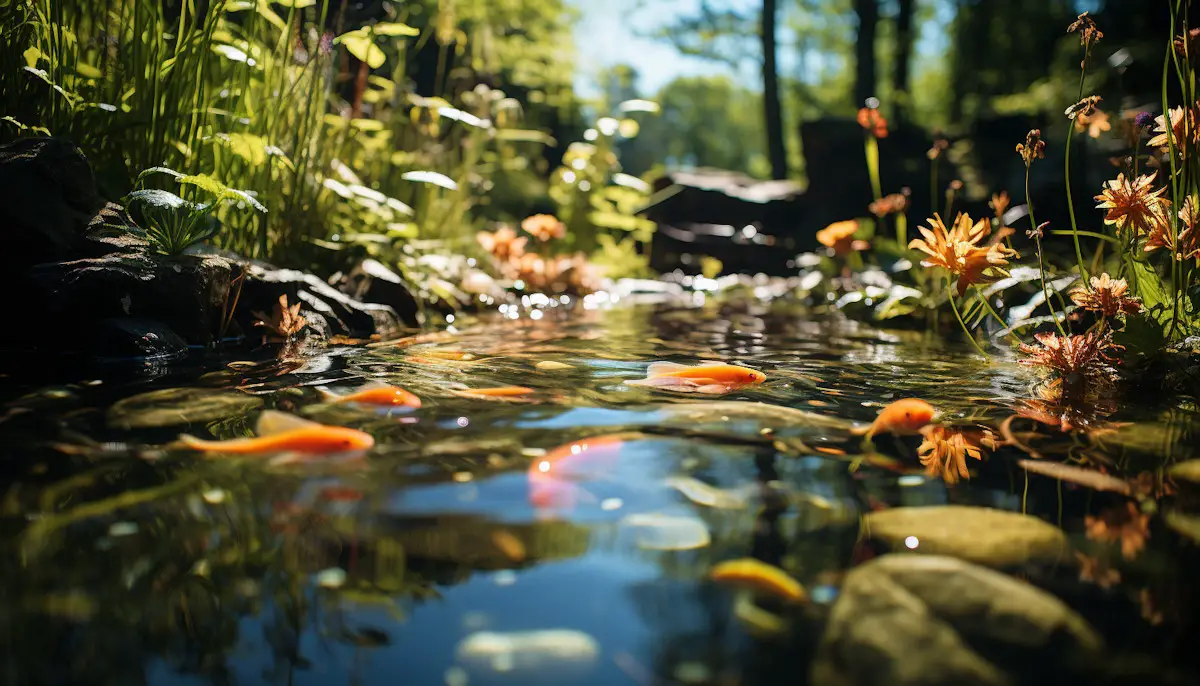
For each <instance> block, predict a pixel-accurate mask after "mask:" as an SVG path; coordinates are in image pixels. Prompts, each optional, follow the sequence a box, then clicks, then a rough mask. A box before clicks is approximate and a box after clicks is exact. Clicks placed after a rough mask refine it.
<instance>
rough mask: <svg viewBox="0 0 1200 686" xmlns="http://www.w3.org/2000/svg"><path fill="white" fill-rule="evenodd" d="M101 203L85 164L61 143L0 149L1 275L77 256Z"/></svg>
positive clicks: (38, 141) (27, 141) (41, 141)
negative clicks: (2, 270)
mask: <svg viewBox="0 0 1200 686" xmlns="http://www.w3.org/2000/svg"><path fill="white" fill-rule="evenodd" d="M103 206H104V201H103V200H102V199H101V198H100V196H99V195H98V194H97V193H96V182H95V179H94V177H93V176H92V168H91V166H90V165H88V161H87V158H85V157H84V156H83V153H82V152H81V151H80V150H79V148H77V147H75V145H74V144H72V143H70V142H68V141H66V140H63V139H61V138H22V139H19V140H16V141H13V142H12V143H8V144H6V145H3V146H0V228H2V230H3V232H4V233H3V234H2V235H0V239H2V240H3V244H4V249H3V250H0V268H3V269H4V270H5V272H6V275H7V274H13V273H20V272H21V271H23V269H24V268H26V267H28V266H30V265H33V264H38V263H40V262H48V261H51V260H63V259H71V258H74V257H78V256H79V251H80V249H81V245H82V242H83V234H84V231H85V230H86V229H87V227H88V223H89V222H90V221H91V219H92V217H94V216H95V215H96V212H97V211H98V210H99V209H100V208H101V207H103Z"/></svg>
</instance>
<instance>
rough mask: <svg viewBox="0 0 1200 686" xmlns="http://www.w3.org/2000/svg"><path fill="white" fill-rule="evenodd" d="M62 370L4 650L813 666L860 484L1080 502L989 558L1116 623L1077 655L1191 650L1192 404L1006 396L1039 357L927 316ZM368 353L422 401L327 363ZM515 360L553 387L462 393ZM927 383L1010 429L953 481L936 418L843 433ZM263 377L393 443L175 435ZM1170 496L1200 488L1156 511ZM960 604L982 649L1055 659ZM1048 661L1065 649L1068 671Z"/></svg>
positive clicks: (717, 321) (778, 672) (727, 668)
mask: <svg viewBox="0 0 1200 686" xmlns="http://www.w3.org/2000/svg"><path fill="white" fill-rule="evenodd" d="M702 359H724V360H730V361H735V362H737V363H741V364H746V365H749V366H752V367H755V368H756V369H760V370H762V371H763V372H765V373H766V376H767V381H766V382H765V383H764V384H762V385H760V386H755V387H749V388H743V389H740V390H736V391H734V392H733V393H731V394H729V395H725V396H723V397H720V398H713V397H707V396H706V397H698V396H697V395H696V394H671V393H668V392H664V391H659V390H653V389H648V388H640V387H633V386H627V385H624V384H623V383H622V382H623V381H624V380H627V379H634V378H638V377H641V376H644V375H645V369H646V365H647V363H648V362H650V361H659V360H667V361H675V362H682V363H691V362H695V361H698V360H702ZM546 363H550V364H546ZM8 364H9V366H13V365H15V363H14V362H13V361H9V363H8ZM189 364H191V363H189ZM48 374H49V372H48ZM66 377H69V372H66V371H64V370H59V371H58V373H57V376H56V377H55V379H56V383H57V384H58V385H55V386H41V387H39V386H35V385H24V381H21V382H20V383H18V380H19V379H23V378H25V377H24V376H19V375H16V374H13V375H9V377H8V380H9V382H11V383H9V384H8V386H7V388H4V389H0V392H2V393H3V402H4V407H3V411H2V412H0V454H2V460H3V466H0V474H2V475H3V476H2V478H3V492H2V493H0V530H2V531H3V539H2V541H3V556H2V557H0V575H2V576H0V578H2V580H0V608H2V609H0V654H2V655H3V660H2V663H3V666H2V667H0V673H2V674H3V681H4V683H13V684H17V683H20V684H68V683H69V684H93V683H94V684H117V683H150V684H193V683H214V684H226V683H228V684H234V683H237V684H247V683H278V684H296V685H301V684H322V685H324V684H384V683H396V682H397V681H401V682H404V683H423V684H435V683H446V684H460V685H465V684H468V683H469V684H539V683H546V684H550V683H555V684H561V683H587V684H618V683H630V684H638V685H647V684H784V683H786V684H794V683H806V682H808V680H809V668H810V665H811V663H812V662H813V661H814V660H815V659H817V658H816V656H817V654H818V652H819V649H818V643H819V641H820V639H821V636H822V633H823V631H825V627H826V626H827V625H829V624H830V623H832V622H835V621H836V614H837V612H836V607H835V603H836V602H838V600H839V595H840V590H839V589H841V588H842V583H843V581H844V579H845V578H846V573H847V571H848V570H849V569H850V568H852V567H854V566H855V565H858V564H861V563H864V562H866V561H867V560H870V559H872V558H874V557H877V556H879V555H882V554H884V553H886V552H888V551H889V550H892V551H894V550H897V549H899V550H903V546H897V545H896V544H895V543H896V542H895V541H888V540H886V537H883V539H884V540H881V539H880V537H876V536H863V535H860V519H861V518H862V516H863V515H867V516H868V517H870V516H873V515H872V514H870V513H877V512H884V511H895V510H896V509H897V507H898V506H910V507H918V506H923V505H944V504H954V505H966V506H987V507H992V508H999V509H1002V510H1010V511H1016V512H1020V511H1022V510H1024V511H1025V512H1028V513H1029V514H1031V515H1034V516H1036V517H1038V518H1040V519H1042V520H1045V521H1047V522H1050V523H1051V524H1053V525H1055V526H1056V527H1058V528H1060V529H1061V531H1063V532H1065V534H1066V537H1067V539H1068V540H1069V545H1070V548H1071V554H1070V555H1068V556H1063V557H1060V558H1058V559H1056V560H1055V561H1054V562H1053V563H1052V564H1038V563H1035V562H1034V561H1032V560H1028V561H1025V560H1022V561H1020V563H1019V564H1017V565H1015V566H1014V565H1010V564H1004V565H1001V564H997V565H995V566H997V567H1004V568H1006V571H1009V572H1012V573H1014V574H1015V575H1016V576H1017V577H1018V578H1021V579H1023V580H1026V581H1028V582H1030V583H1032V584H1034V585H1035V586H1038V587H1040V588H1044V589H1047V590H1049V591H1050V592H1051V593H1052V594H1053V595H1054V596H1056V597H1058V598H1059V599H1061V600H1062V601H1064V602H1065V603H1066V605H1067V606H1069V607H1070V608H1071V609H1073V610H1074V611H1075V612H1077V613H1079V615H1081V616H1082V617H1083V618H1084V619H1085V620H1086V621H1087V623H1089V624H1090V625H1091V626H1092V627H1094V628H1095V630H1096V631H1097V632H1099V634H1100V636H1102V638H1103V640H1104V641H1105V642H1106V643H1107V645H1108V650H1109V653H1108V657H1109V658H1111V660H1108V661H1104V662H1103V666H1102V667H1098V668H1096V669H1094V670H1093V671H1091V672H1087V677H1086V678H1085V679H1084V681H1087V680H1089V679H1095V678H1097V677H1098V676H1100V677H1104V678H1105V679H1107V678H1108V677H1110V676H1111V677H1112V681H1111V682H1112V683H1118V682H1119V683H1157V682H1170V681H1171V680H1175V681H1178V682H1180V683H1186V682H1187V680H1188V679H1187V677H1188V676H1191V675H1194V674H1195V673H1196V670H1197V667H1198V665H1197V657H1196V654H1195V651H1194V650H1193V649H1192V648H1191V646H1192V645H1194V642H1195V638H1196V626H1195V621H1196V618H1197V617H1200V611H1198V610H1200V608H1198V607H1197V602H1196V599H1195V593H1194V589H1195V579H1196V571H1197V570H1198V569H1200V567H1198V564H1197V563H1198V560H1197V555H1196V552H1195V548H1194V547H1193V544H1192V541H1191V540H1189V538H1188V536H1189V535H1190V536H1192V537H1195V536H1196V529H1200V526H1197V525H1196V524H1194V523H1193V522H1195V521H1200V520H1196V519H1191V518H1189V517H1191V516H1190V515H1186V511H1187V508H1186V505H1187V503H1186V499H1185V497H1184V496H1185V495H1186V493H1183V492H1182V491H1186V487H1185V486H1181V485H1177V484H1174V482H1173V481H1172V480H1171V479H1169V478H1164V474H1165V471H1164V470H1165V468H1166V467H1168V466H1170V465H1171V464H1173V463H1182V462H1184V461H1186V460H1189V459H1194V458H1195V457H1197V455H1196V451H1197V449H1196V448H1195V446H1196V445H1197V441H1196V438H1197V437H1198V435H1200V419H1198V418H1197V415H1196V414H1195V412H1194V411H1192V410H1190V409H1189V406H1187V405H1186V404H1180V405H1179V406H1178V407H1149V406H1147V405H1145V404H1142V403H1130V405H1129V407H1127V408H1126V409H1125V410H1123V411H1122V412H1121V413H1119V414H1118V415H1117V416H1115V417H1113V420H1115V421H1116V422H1118V423H1114V424H1112V425H1111V426H1107V427H1106V428H1104V429H1103V430H1100V431H1095V432H1092V434H1082V435H1070V434H1063V433H1061V432H1055V431H1052V430H1048V429H1047V428H1046V427H1044V426H1039V425H1037V424H1036V422H1033V421H1032V420H1027V419H1023V418H1018V419H1017V420H1015V421H1014V420H1011V419H1010V420H1009V422H1008V423H1007V424H1005V420H1006V419H1009V418H1010V417H1012V415H1013V414H1014V410H1013V408H1014V407H1016V406H1018V404H1019V402H1020V401H1021V399H1023V398H1025V397H1027V396H1028V395H1029V386H1030V381H1031V380H1030V378H1029V377H1028V376H1027V375H1026V374H1025V373H1024V372H1023V371H1020V370H1019V369H1018V368H1017V366H1016V365H1015V364H1014V363H1013V362H1012V361H1011V360H1007V359H1004V358H1000V359H999V360H997V361H994V362H993V363H992V364H990V365H985V364H983V363H982V362H979V361H975V360H973V359H972V358H971V357H970V356H968V355H965V354H964V351H963V350H961V349H957V348H953V347H947V346H946V345H944V344H941V343H937V342H934V341H931V340H930V339H928V338H925V337H923V336H922V335H920V334H914V333H911V332H904V333H898V332H886V331H877V330H873V329H870V328H868V327H865V326H863V325H860V324H854V323H851V322H845V321H839V320H827V321H822V320H811V319H800V318H797V317H795V316H793V315H792V314H790V313H789V312H787V311H786V310H781V309H779V308H771V307H767V306H740V307H731V306H724V305H722V306H714V305H710V306H708V307H706V308H687V309H678V308H670V307H666V306H659V307H647V306H640V307H622V308H614V309H611V310H600V311H586V312H579V313H576V314H575V315H574V316H571V317H563V318H556V317H554V316H547V317H546V318H544V319H542V320H540V321H530V320H520V321H509V320H497V321H492V322H486V323H484V324H481V325H478V326H473V327H469V328H467V329H465V330H463V331H461V332H457V333H453V334H448V333H443V334H439V335H432V336H426V337H417V338H416V339H408V340H406V341H403V342H402V343H400V344H396V345H379V346H368V347H338V348H332V349H328V350H320V351H312V352H310V353H309V354H305V355H300V356H297V357H294V358H292V359H288V360H284V361H279V360H274V359H270V360H268V359H262V358H260V359H256V360H213V359H204V360H200V361H196V362H195V364H194V365H193V366H187V367H180V366H176V367H173V368H171V369H169V370H165V371H161V373H157V372H156V373H155V374H149V375H139V376H133V377H130V376H127V375H126V376H124V377H123V378H113V379H109V378H103V376H101V377H100V378H92V379H90V380H89V379H87V378H86V377H84V376H82V375H81V376H79V377H77V378H74V379H69V378H66ZM367 381H382V382H387V383H390V384H394V385H398V386H402V387H404V388H406V389H408V390H410V391H412V392H413V393H415V394H416V395H418V396H419V397H420V398H421V399H422V407H421V408H420V409H419V410H416V411H413V412H399V411H390V412H384V411H379V410H375V409H370V408H364V407H361V406H353V405H344V404H341V405H339V404H335V403H331V402H329V400H328V398H326V397H325V395H324V394H323V393H322V392H321V391H320V390H319V387H320V388H326V389H331V390H333V391H334V392H346V391H349V390H352V389H354V388H356V387H358V386H361V385H362V384H363V383H365V382H367ZM513 385H520V386H525V387H529V388H531V389H533V393H532V394H531V395H529V396H522V397H519V398H515V400H518V401H519V402H503V401H496V400H494V399H491V400H487V399H477V398H470V397H462V396H460V395H455V394H454V393H452V391H456V390H458V391H461V390H467V389H479V388H491V387H503V386H513ZM908 396H914V397H920V398H924V399H926V400H929V401H930V402H932V403H933V404H934V405H936V406H937V407H938V409H939V411H940V413H941V417H943V421H946V422H948V423H951V424H954V425H961V426H986V427H990V428H991V429H994V430H997V431H999V430H1000V427H1002V426H1006V427H1007V430H1008V435H1010V437H1011V438H1013V439H1015V440H1016V443H1013V444H1010V445H1009V446H1007V447H1003V448H1000V449H998V450H996V451H995V452H994V453H992V454H990V455H988V456H987V457H986V459H983V460H980V461H978V462H975V461H972V464H971V465H970V467H971V471H972V478H971V479H970V480H964V481H963V482H962V483H957V484H947V483H945V482H943V480H942V479H941V478H939V476H938V475H936V474H934V475H928V474H925V473H923V471H922V469H921V465H920V464H919V463H918V462H917V443H919V442H920V441H921V439H920V437H901V438H893V437H890V436H880V437H877V438H876V440H875V446H876V447H877V448H878V451H879V453H878V456H877V457H876V458H875V459H868V460H856V459H855V458H856V457H857V454H858V452H859V443H860V440H861V439H859V438H858V437H857V436H854V435H852V433H851V431H850V430H851V428H852V426H853V424H852V423H860V422H869V421H871V420H872V419H873V418H874V417H875V415H876V413H877V412H878V410H879V408H881V407H882V406H884V405H886V404H887V403H888V402H890V401H892V400H895V399H898V398H901V397H908ZM759 403H764V404H766V405H770V406H777V407H778V406H782V407H785V408H790V409H789V410H779V409H777V408H770V407H764V406H763V405H761V404H759ZM264 409H276V410H282V411H285V412H289V413H293V414H297V415H300V416H303V417H305V418H307V419H310V420H313V421H318V422H322V423H326V424H336V425H343V426H352V427H355V428H358V429H361V430H364V431H367V432H369V433H371V434H372V435H373V436H374V438H375V441H376V445H375V448H373V449H372V450H371V452H370V453H369V454H368V455H367V457H366V459H365V460H357V461H355V460H332V461H327V462H320V463H305V464H300V465H294V464H293V465H272V464H270V463H269V462H268V461H265V460H257V459H239V460H233V459H205V458H203V457H197V455H196V454H195V453H191V452H188V451H185V450H181V449H179V448H178V447H175V446H173V445H172V442H173V441H174V440H175V438H176V437H177V436H178V434H180V433H184V432H186V433H189V434H194V435H197V436H201V437H205V438H218V439H228V438H233V437H237V436H247V435H251V434H252V432H253V427H254V421H255V418H256V417H257V416H258V414H259V413H260V412H261V411H262V410H264ZM1192 409H1194V408H1192ZM1017 445H1019V448H1018V447H1014V446H1017ZM572 446H574V448H572ZM1034 453H1037V455H1039V456H1041V457H1043V458H1047V461H1050V460H1062V459H1064V458H1070V459H1075V460H1079V461H1082V462H1084V463H1087V464H1093V465H1102V466H1104V467H1105V468H1106V469H1108V470H1109V471H1110V472H1113V473H1118V472H1119V473H1121V474H1124V475H1127V477H1128V481H1127V482H1122V483H1132V484H1134V487H1132V490H1127V492H1111V490H1110V491H1103V490H1102V491H1096V490H1091V489H1088V488H1082V487H1079V486H1077V485H1075V484H1072V483H1070V482H1064V481H1059V480H1057V479H1054V478H1049V477H1047V476H1044V475H1039V474H1028V473H1027V472H1025V471H1023V470H1022V469H1021V468H1020V467H1019V466H1018V464H1017V460H1018V459H1021V458H1025V457H1028V456H1029V455H1031V454H1034ZM1125 488H1127V489H1128V488H1129V487H1125ZM1135 496H1136V497H1135ZM1135 503H1140V505H1136V506H1135V505H1134V504H1135ZM1177 505H1178V506H1179V507H1177ZM1131 507H1132V508H1133V509H1130V508H1131ZM1139 507H1140V508H1141V509H1138V508H1139ZM1164 512H1166V513H1171V512H1176V513H1181V512H1182V513H1185V514H1181V515H1178V516H1176V515H1171V516H1174V517H1175V518H1174V519H1171V520H1170V521H1171V522H1173V523H1172V524H1171V525H1170V526H1168V521H1167V520H1168V519H1169V517H1168V516H1164V514H1163V513H1164ZM955 526H956V525H955V523H953V522H950V523H948V528H950V529H953V528H954V527H955ZM963 526H964V527H966V526H967V523H965V522H964V524H963ZM1189 526H1190V527H1191V529H1190V534H1189V533H1188V532H1189ZM1177 530H1178V531H1179V532H1183V535H1180V534H1179V533H1177ZM985 533H986V532H985ZM924 535H925V534H922V536H924ZM913 540H916V539H915V538H914V539H913ZM929 541H930V542H929V544H928V545H930V546H933V545H935V544H936V543H937V539H936V538H931V539H929ZM922 545H925V544H924V543H923V544H922ZM910 547H913V546H910ZM942 552H945V551H942ZM743 557H754V558H758V559H760V560H762V561H765V562H767V563H769V564H772V565H775V566H778V567H781V568H783V569H786V570H787V571H788V572H789V573H791V574H793V575H794V576H795V577H796V578H797V579H798V580H799V581H800V582H801V583H802V584H803V585H804V587H805V588H806V589H807V592H808V595H809V598H810V602H809V603H807V604H805V605H803V606H800V607H796V606H786V605H780V604H779V603H778V602H773V601H772V600H771V599H770V598H759V599H758V600H756V601H755V600H753V599H752V598H751V597H750V596H748V595H746V593H745V592H743V591H735V590H733V589H730V588H729V587H726V586H724V585H718V584H716V583H713V582H711V581H710V580H709V579H708V575H709V570H710V569H711V568H712V567H713V565H715V564H716V563H718V562H721V561H724V560H729V559H734V558H743ZM976 561H977V560H976ZM964 602H965V601H964ZM964 612H966V610H964ZM831 613H832V614H831ZM958 629H959V630H960V633H962V634H963V635H964V636H966V637H967V643H968V644H969V645H970V646H971V649H973V650H975V651H978V652H979V653H980V654H982V655H985V656H987V657H989V658H990V659H992V660H993V661H994V662H995V663H996V664H1000V663H1002V662H1004V661H1007V662H1008V663H1023V662H1025V663H1031V664H1032V663H1033V662H1034V661H1035V660H1036V659H1040V658H1037V657H1036V656H1035V652H1034V651H1032V650H1031V651H1030V652H1027V653H1025V652H1021V651H1016V652H1012V649H1011V645H1006V646H1004V647H1003V649H1001V648H995V647H994V646H992V645H991V644H990V643H988V642H987V641H985V640H983V639H980V638H978V637H977V636H975V635H974V634H972V633H971V632H970V631H967V630H965V629H962V627H958ZM1005 650H1008V651H1010V652H1005ZM864 659H866V658H864ZM1013 670H1014V671H1015V673H1019V674H1025V673H1036V669H1034V668H1033V667H1030V666H1028V665H1027V666H1026V667H1014V668H1013ZM1030 670H1032V671H1030ZM1060 676H1061V675H1058V674H1048V676H1046V677H1045V679H1046V680H1047V681H1046V682H1047V683H1051V682H1052V683H1070V682H1071V679H1060V678H1059V677H1060ZM1052 677H1053V678H1052ZM1080 678H1083V677H1080ZM860 682H861V681H858V682H855V681H847V682H846V683H860ZM1034 682H1039V680H1038V678H1033V679H1032V681H1030V680H1026V681H1025V682H1024V683H1034ZM1082 682H1083V681H1080V683H1082ZM931 683H933V682H932V681H931ZM1089 683H1095V681H1094V680H1092V681H1089Z"/></svg>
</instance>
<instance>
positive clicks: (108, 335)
mask: <svg viewBox="0 0 1200 686" xmlns="http://www.w3.org/2000/svg"><path fill="white" fill-rule="evenodd" d="M88 339H89V346H90V350H89V352H90V353H91V354H92V355H95V356H97V357H113V358H142V359H146V360H159V361H167V360H173V359H177V358H180V357H183V356H184V355H186V354H187V341H185V340H183V338H181V337H180V336H179V334H177V333H175V332H174V331H172V330H171V329H170V328H169V327H167V326H165V325H164V324H163V323H162V322H157V321H154V320H153V319H135V318H132V317H122V318H114V319H105V320H103V321H101V322H100V323H99V325H98V326H97V327H96V330H95V331H94V332H92V333H91V334H89V336H88Z"/></svg>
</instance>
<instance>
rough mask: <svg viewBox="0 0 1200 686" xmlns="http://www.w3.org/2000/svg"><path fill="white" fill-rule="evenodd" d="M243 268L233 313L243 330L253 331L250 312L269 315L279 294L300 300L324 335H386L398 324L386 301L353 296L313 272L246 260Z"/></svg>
mask: <svg viewBox="0 0 1200 686" xmlns="http://www.w3.org/2000/svg"><path fill="white" fill-rule="evenodd" d="M244 269H245V275H246V276H245V279H244V280H243V283H242V287H241V288H242V291H241V296H240V298H239V300H238V308H237V314H236V318H237V321H238V324H239V325H240V326H241V327H242V330H243V331H246V332H253V331H254V329H253V325H254V321H255V320H256V319H257V317H255V316H254V314H253V313H254V312H262V313H264V314H268V315H269V314H270V313H271V312H272V311H273V310H274V308H275V304H276V303H277V302H278V301H279V296H281V295H282V296H285V297H286V298H287V301H288V303H301V304H302V309H301V313H302V314H303V316H304V317H305V319H307V320H309V322H310V324H312V325H313V326H314V327H316V328H318V329H319V330H321V331H322V333H324V334H325V335H342V336H352V337H356V338H365V337H367V336H371V335H374V334H379V335H381V336H388V335H390V334H392V333H394V332H395V331H397V330H398V329H399V328H400V322H399V318H398V317H397V315H396V311H395V310H394V309H392V308H391V307H389V306H388V305H381V304H378V303H364V302H360V301H358V300H355V299H354V298H352V297H350V296H348V295H346V294H345V293H342V292H341V291H339V290H338V289H336V288H334V287H333V286H330V285H329V284H328V283H326V282H325V281H323V280H321V279H320V278H318V277H317V276H315V275H313V274H308V273H305V272H301V271H297V270H295V269H272V268H269V267H266V266H264V265H262V264H259V263H251V264H248V265H246V266H245V267H244ZM314 315H318V316H316V317H314Z"/></svg>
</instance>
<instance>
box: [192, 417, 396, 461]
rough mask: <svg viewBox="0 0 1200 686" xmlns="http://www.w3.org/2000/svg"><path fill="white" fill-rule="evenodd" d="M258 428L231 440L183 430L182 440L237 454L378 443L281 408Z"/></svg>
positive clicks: (312, 451) (324, 451)
mask: <svg viewBox="0 0 1200 686" xmlns="http://www.w3.org/2000/svg"><path fill="white" fill-rule="evenodd" d="M256 432H257V433H258V436H257V437H256V438H234V439H232V440H228V441H205V440H201V439H199V438H196V437H195V436H189V435H187V434H180V436H179V441H180V442H181V443H182V444H183V445H184V446H186V447H188V448H191V449H193V450H199V451H202V452H206V453H233V454H237V455H266V454H272V453H291V454H302V455H332V454H337V453H350V452H361V451H366V450H369V449H370V448H371V447H372V446H374V445H375V439H374V438H372V437H371V434H369V433H365V432H362V431H359V430H357V429H350V428H347V427H344V426H326V425H324V424H318V423H317V422H312V421H309V420H307V419H301V418H300V417H297V416H295V415H290V414H287V413H285V412H279V411H277V410H266V411H265V412H263V413H262V415H261V416H260V417H259V418H258V424H257V426H256Z"/></svg>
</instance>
